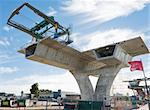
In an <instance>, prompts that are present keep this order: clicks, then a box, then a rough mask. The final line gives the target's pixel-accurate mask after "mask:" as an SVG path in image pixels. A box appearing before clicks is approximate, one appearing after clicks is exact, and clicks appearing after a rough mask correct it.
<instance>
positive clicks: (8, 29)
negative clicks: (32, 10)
mask: <svg viewBox="0 0 150 110" xmlns="http://www.w3.org/2000/svg"><path fill="white" fill-rule="evenodd" d="M11 29H13V27H11V26H8V25H5V26H4V27H3V30H4V31H7V32H9V31H10V30H11Z"/></svg>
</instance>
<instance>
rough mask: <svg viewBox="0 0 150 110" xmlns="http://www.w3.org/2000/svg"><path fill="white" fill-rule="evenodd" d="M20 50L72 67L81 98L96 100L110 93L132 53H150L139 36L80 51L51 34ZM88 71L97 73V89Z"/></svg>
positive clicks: (54, 63) (134, 54) (95, 74)
mask: <svg viewBox="0 0 150 110" xmlns="http://www.w3.org/2000/svg"><path fill="white" fill-rule="evenodd" d="M19 52H21V53H23V54H25V56H26V58H27V59H30V60H34V61H37V62H40V63H44V64H48V65H52V66H56V67H60V68H63V69H67V70H69V71H70V73H72V75H73V76H74V78H75V79H76V81H77V83H78V85H79V88H80V92H81V98H82V100H95V101H101V100H103V98H104V97H105V96H109V95H110V89H111V85H112V83H113V80H114V79H115V77H116V75H117V73H118V72H119V71H120V69H121V68H124V67H128V61H131V59H132V57H134V56H137V55H141V54H146V53H149V51H148V49H147V47H146V45H145V44H144V42H143V40H142V39H141V38H140V37H138V38H134V39H131V40H127V41H123V42H119V43H116V44H112V45H108V46H105V47H100V48H97V49H93V50H89V51H86V52H79V51H77V50H75V49H73V48H71V47H68V46H66V45H63V44H60V43H59V42H57V41H54V40H52V39H51V38H49V37H48V38H45V39H43V40H41V41H39V42H37V43H35V44H32V45H30V46H27V47H25V48H23V49H21V50H19ZM89 75H93V76H97V77H98V81H97V85H96V89H95V91H94V89H93V87H92V84H91V82H90V80H89Z"/></svg>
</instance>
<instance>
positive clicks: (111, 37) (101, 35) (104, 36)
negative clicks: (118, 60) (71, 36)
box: [74, 28, 146, 51]
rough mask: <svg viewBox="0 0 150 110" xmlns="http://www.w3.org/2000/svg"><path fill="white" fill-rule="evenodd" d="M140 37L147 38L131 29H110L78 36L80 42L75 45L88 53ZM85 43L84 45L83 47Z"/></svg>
mask: <svg viewBox="0 0 150 110" xmlns="http://www.w3.org/2000/svg"><path fill="white" fill-rule="evenodd" d="M139 36H141V37H142V38H146V37H145V35H144V34H143V33H142V32H137V31H134V30H131V29H125V28H124V29H119V28H118V29H110V30H105V31H96V32H93V33H90V34H88V35H84V36H82V35H80V36H79V35H78V36H76V37H77V39H78V40H77V41H76V42H74V45H75V46H76V47H77V48H78V47H80V50H81V51H86V50H89V49H93V48H98V47H101V46H105V45H109V44H113V43H116V42H120V41H124V40H127V39H131V38H135V37H139ZM84 42H85V43H84ZM83 43H84V45H82V44H83Z"/></svg>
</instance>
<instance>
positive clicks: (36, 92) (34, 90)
mask: <svg viewBox="0 0 150 110" xmlns="http://www.w3.org/2000/svg"><path fill="white" fill-rule="evenodd" d="M30 92H31V94H34V96H35V97H36V98H37V97H38V96H39V87H38V83H35V84H33V85H32V86H31V89H30Z"/></svg>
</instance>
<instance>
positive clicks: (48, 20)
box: [7, 3, 73, 45]
mask: <svg viewBox="0 0 150 110" xmlns="http://www.w3.org/2000/svg"><path fill="white" fill-rule="evenodd" d="M24 7H27V8H28V9H30V10H32V11H33V12H34V13H35V14H36V15H38V16H39V17H41V18H43V19H44V20H42V21H41V22H39V23H36V25H35V26H34V27H32V28H28V27H27V26H24V25H23V24H20V23H17V22H16V21H15V20H13V18H14V17H15V16H17V15H20V13H21V12H20V11H21V10H23V8H24ZM7 24H8V25H10V26H12V27H14V28H17V29H19V30H21V31H23V32H25V33H27V34H29V35H31V36H32V37H33V38H35V39H36V41H38V40H40V39H43V38H45V37H46V36H45V35H44V34H45V33H47V32H51V33H52V35H50V37H51V38H52V39H57V38H59V37H62V36H64V35H65V36H66V37H65V39H64V40H63V41H60V42H61V43H64V44H66V45H68V44H70V43H72V42H73V41H72V40H71V39H70V34H71V28H70V27H69V28H65V27H63V26H62V25H60V24H59V23H58V22H57V21H55V19H54V16H47V15H46V14H44V13H42V12H41V11H39V10H38V9H36V8H35V7H33V6H31V5H30V4H29V3H24V4H22V5H21V6H20V7H18V8H17V9H16V10H14V11H13V12H12V14H11V15H10V17H9V19H8V21H7ZM52 30H53V31H52Z"/></svg>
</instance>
